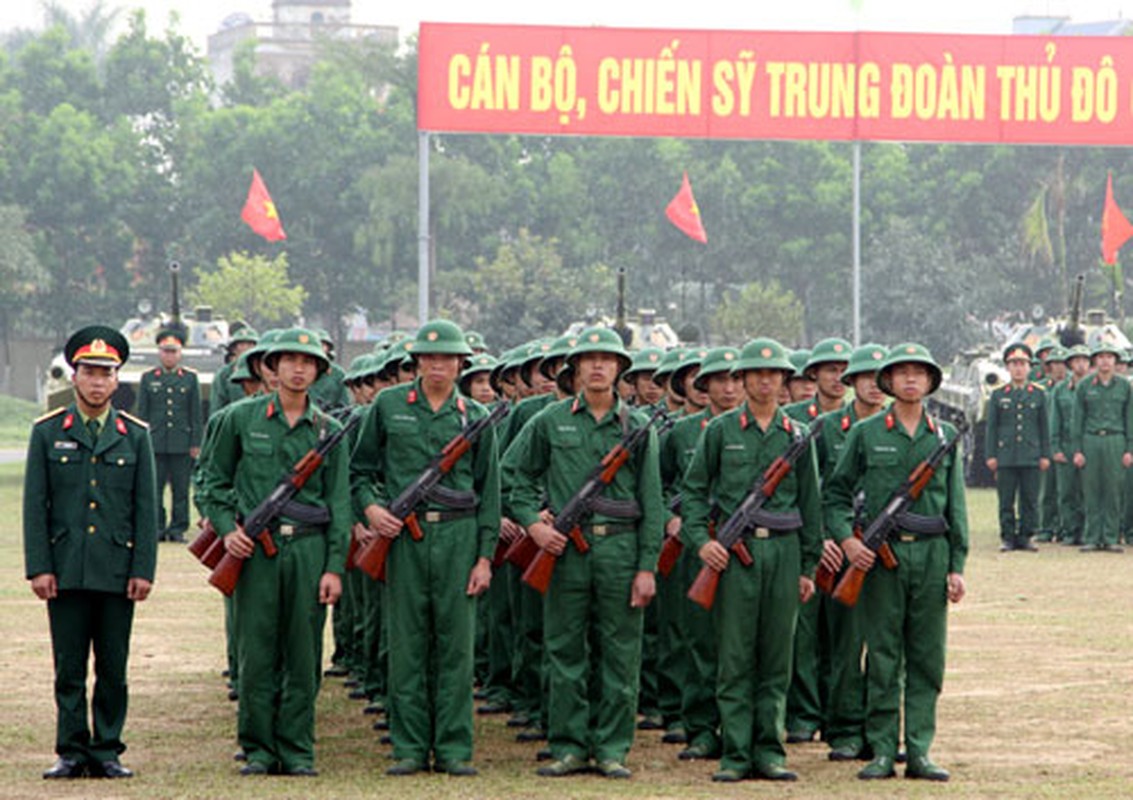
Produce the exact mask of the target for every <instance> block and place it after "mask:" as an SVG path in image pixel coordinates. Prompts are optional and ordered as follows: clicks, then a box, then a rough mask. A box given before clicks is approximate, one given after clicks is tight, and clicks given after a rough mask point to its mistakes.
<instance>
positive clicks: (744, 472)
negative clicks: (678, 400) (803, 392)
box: [681, 402, 822, 577]
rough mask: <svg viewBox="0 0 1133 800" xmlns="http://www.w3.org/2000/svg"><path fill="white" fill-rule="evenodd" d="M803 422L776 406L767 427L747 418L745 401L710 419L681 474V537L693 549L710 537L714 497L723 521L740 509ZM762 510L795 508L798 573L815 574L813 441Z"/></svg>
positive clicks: (817, 503) (818, 530)
mask: <svg viewBox="0 0 1133 800" xmlns="http://www.w3.org/2000/svg"><path fill="white" fill-rule="evenodd" d="M806 432H807V429H806V425H805V423H800V422H798V421H793V420H791V418H790V417H788V416H787V415H786V414H785V413H784V411H783V409H781V408H780V409H777V410H776V411H775V415H774V417H772V419H771V423H770V425H768V428H767V430H766V431H763V430H761V429H760V427H759V425H758V424H756V422H755V421H754V420H753V419H752V417H751V411H750V409H749V408H748V405H747V403H746V402H744V403H741V404H740V406H739V407H738V408H734V409H732V410H731V411H729V412H727V413H726V414H721V415H720V416H718V417H716V418H715V419H713V420H712V421H711V422H709V423H708V425H707V427H705V429H704V431H703V433H702V434H701V436H700V441H699V442H698V443H697V446H696V452H695V453H694V454H693V457H692V461H691V462H690V463H689V466H688V470H687V471H686V472H685V477H684V502H683V504H682V512H683V520H682V523H681V538H682V539H684V541H685V543H686V544H688V545H689V546H690V547H692V548H693V549H695V550H700V548H701V547H703V546H704V544H705V543H706V542H707V541H708V519H709V514H710V513H711V510H710V509H711V503H712V501H713V500H714V501H715V502H716V503H717V504H718V505H719V508H720V513H719V518H720V519H721V520H726V519H727V518H728V517H730V516H731V515H732V513H733V512H734V511H735V510H736V509H737V508H738V507H739V505H740V503H741V502H743V499H744V498H745V497H746V496H747V495H748V493H749V492H750V491H751V489H752V487H753V486H754V485H755V482H756V481H757V480H758V479H759V477H760V476H761V475H762V474H763V473H764V472H765V471H766V470H767V468H768V467H769V466H771V462H773V461H774V460H775V459H776V458H778V457H779V456H781V455H783V453H784V452H786V450H787V448H788V447H790V445H791V442H793V441H794V439H795V436H796V434H803V435H805V434H806ZM764 509H765V510H767V511H769V512H774V513H789V512H792V511H797V512H798V513H799V515H800V516H801V517H802V528H800V529H799V534H798V535H799V552H800V555H801V564H800V571H801V574H803V575H809V576H812V577H813V575H814V569H815V567H816V566H817V565H818V559H819V556H820V555H821V552H822V505H821V499H820V497H819V491H818V467H817V463H816V459H815V453H814V445H813V444H812V445H811V446H810V447H809V448H807V451H806V452H804V453H803V454H802V456H800V457H799V459H798V461H796V462H795V465H794V467H793V468H792V469H791V471H790V472H788V473H787V475H786V477H785V478H783V480H782V481H781V482H780V483H779V486H778V487H777V488H776V489H775V493H774V494H772V495H771V497H769V498H768V499H767V502H766V504H765V505H764Z"/></svg>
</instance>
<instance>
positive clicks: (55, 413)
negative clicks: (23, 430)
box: [32, 406, 67, 425]
mask: <svg viewBox="0 0 1133 800" xmlns="http://www.w3.org/2000/svg"><path fill="white" fill-rule="evenodd" d="M66 410H67V407H66V406H60V407H59V408H56V409H54V410H52V411H48V412H47V413H46V414H44V415H43V416H41V417H36V418H35V421H34V422H32V425H38V424H39V423H41V422H45V421H47V420H49V419H51V418H52V417H57V416H59V415H60V414H62V413H63V412H64V411H66Z"/></svg>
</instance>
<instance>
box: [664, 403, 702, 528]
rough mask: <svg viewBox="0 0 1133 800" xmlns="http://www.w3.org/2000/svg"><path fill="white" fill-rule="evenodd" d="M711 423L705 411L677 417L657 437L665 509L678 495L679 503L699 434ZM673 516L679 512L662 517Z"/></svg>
mask: <svg viewBox="0 0 1133 800" xmlns="http://www.w3.org/2000/svg"><path fill="white" fill-rule="evenodd" d="M711 421H712V412H711V410H710V409H707V408H706V409H704V410H702V411H698V412H697V413H695V414H691V415H689V416H687V417H681V418H680V419H679V420H677V422H676V424H674V425H673V427H672V428H670V429H669V431H668V432H667V433H666V434H665V435H664V436H662V437H661V453H660V465H661V486H662V487H663V490H664V493H665V505H666V508H668V507H670V506H671V505H672V503H673V498H675V497H677V496H678V495H681V496H682V497H681V500H682V501H683V499H684V498H683V492H684V477H685V470H687V469H688V465H689V464H690V463H691V462H692V456H693V453H695V452H696V443H697V442H698V441H700V433H701V431H703V430H704V429H705V428H706V427H707V426H708V423H709V422H711ZM673 516H680V512H679V511H675V512H670V513H668V514H666V519H671V518H672V517H673Z"/></svg>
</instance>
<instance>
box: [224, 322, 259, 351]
mask: <svg viewBox="0 0 1133 800" xmlns="http://www.w3.org/2000/svg"><path fill="white" fill-rule="evenodd" d="M259 340H260V335H259V334H258V333H256V329H255V328H253V327H252V326H251V325H244V326H242V327H241V328H240V330H238V331H236V333H234V334H232V335H231V336H229V337H228V349H230V350H231V349H232V345H234V344H240V343H241V342H249V343H251V344H255V343H256V342H258V341H259Z"/></svg>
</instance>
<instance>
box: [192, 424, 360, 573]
mask: <svg viewBox="0 0 1133 800" xmlns="http://www.w3.org/2000/svg"><path fill="white" fill-rule="evenodd" d="M361 419H362V417H361V415H355V416H353V417H351V418H350V419H349V420H348V421H347V423H346V425H344V426H343V427H342V428H340V429H339V430H337V431H335V432H334V433H332V434H331V435H330V436H327V437H326V438H325V439H323V440H322V441H320V442H319V443H318V444H317V445H315V446H314V447H312V448H311V449H310V450H308V451H307V453H306V454H305V455H304V456H303V457H302V458H301V459H299V460H298V461H296V462H295V466H293V467H291V469H290V470H288V472H287V474H286V475H284V476H283V477H282V478H280V480H279V483H277V484H276V485H275V488H274V489H272V490H271V494H269V495H268V496H267V497H265V498H264V499H263V500H262V501H260V504H259V505H258V506H256V507H255V508H254V509H253V510H252V512H251V513H250V514H248V516H247V517H245V518H244V532H245V533H246V534H248V536H250V537H252V539H254V540H255V541H256V542H258V543H259V545H260V547H262V548H263V549H264V555H266V556H267V557H268V558H275V554H276V552H278V551H277V549H276V546H275V542H273V541H272V538H271V525H272V523H274V522H275V521H276V520H277V519H278V518H279V517H280V516H282V515H283V514H284V513H285V512H286V506H287V504H288V503H290V502H291V501H292V499H294V497H295V495H296V494H298V493H299V490H300V489H302V488H303V487H304V486H305V485H306V483H307V481H308V480H310V478H311V476H312V475H313V474H314V473H315V470H317V469H318V468H319V467H320V466H322V463H323V461H324V460H325V459H326V457H327V455H328V454H330V452H331V451H332V450H334V448H335V447H337V446H338V443H339V442H341V441H342V440H343V439H345V438H346V437H347V435H349V433H350V432H351V431H352V430H353V429H354V427H355V426H356V425H357V424H358V422H359V421H360V420H361ZM194 543H195V542H194ZM243 568H244V559H242V558H237V557H236V556H234V555H232V554H231V553H228V552H225V553H224V554H223V555H222V556H221V558H220V561H219V562H218V563H217V565H216V566H215V567H214V568H213V571H212V574H211V575H209V583H211V584H212V585H213V586H215V587H216V588H217V589H219V590H220V591H221V593H222V594H225V595H229V596H231V594H232V592H233V591H235V589H236V582H237V581H238V580H240V571H241V570H242V569H243Z"/></svg>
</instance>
